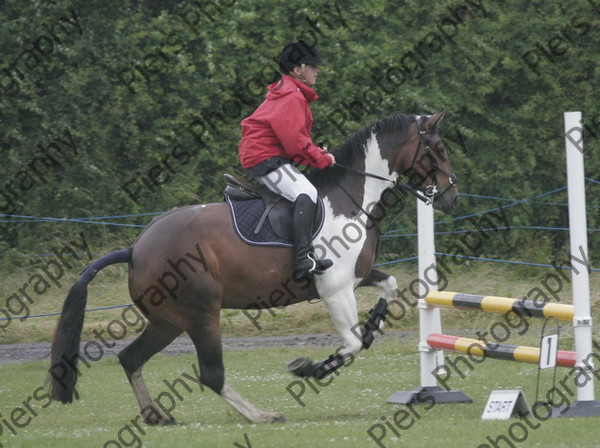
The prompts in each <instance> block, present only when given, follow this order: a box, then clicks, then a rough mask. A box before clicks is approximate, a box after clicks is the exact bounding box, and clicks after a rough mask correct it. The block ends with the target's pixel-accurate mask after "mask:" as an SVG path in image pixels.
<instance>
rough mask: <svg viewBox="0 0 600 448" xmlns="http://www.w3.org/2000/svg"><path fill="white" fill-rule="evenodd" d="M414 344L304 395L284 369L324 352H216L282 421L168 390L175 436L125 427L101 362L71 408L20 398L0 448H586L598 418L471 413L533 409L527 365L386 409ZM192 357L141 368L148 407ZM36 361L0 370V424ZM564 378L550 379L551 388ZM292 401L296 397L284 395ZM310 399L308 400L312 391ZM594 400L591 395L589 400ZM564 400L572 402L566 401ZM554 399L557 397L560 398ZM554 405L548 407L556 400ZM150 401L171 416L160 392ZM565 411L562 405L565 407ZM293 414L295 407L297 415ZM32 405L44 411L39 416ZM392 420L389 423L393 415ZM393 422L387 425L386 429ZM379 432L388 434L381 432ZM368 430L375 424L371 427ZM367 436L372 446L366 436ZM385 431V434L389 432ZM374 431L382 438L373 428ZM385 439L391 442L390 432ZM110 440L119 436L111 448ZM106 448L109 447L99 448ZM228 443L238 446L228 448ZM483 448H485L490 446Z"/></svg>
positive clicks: (38, 377)
mask: <svg viewBox="0 0 600 448" xmlns="http://www.w3.org/2000/svg"><path fill="white" fill-rule="evenodd" d="M414 343H416V341H415V340H411V341H407V343H406V344H401V345H400V346H399V345H398V344H392V343H389V342H385V343H381V344H378V345H375V346H374V347H372V349H370V350H369V351H368V352H364V353H363V354H362V355H361V356H360V357H359V358H358V359H356V360H355V361H354V363H353V364H352V365H351V366H348V367H347V368H346V369H344V370H343V371H342V372H341V374H340V375H339V376H337V377H335V376H334V379H333V380H332V381H331V383H330V384H327V385H321V386H319V385H317V384H315V383H313V385H314V387H315V389H316V391H315V390H313V389H312V388H311V387H310V385H308V384H306V383H304V392H302V385H301V384H300V382H297V383H292V382H293V381H295V380H294V378H292V377H291V376H290V375H289V374H287V373H286V372H285V370H284V365H285V363H286V362H287V361H289V360H290V359H292V358H293V357H295V356H299V355H309V356H311V357H313V358H314V359H321V358H324V357H325V356H327V355H328V354H329V353H330V350H309V349H298V348H296V349H291V348H285V349H280V348H277V349H258V350H254V351H234V352H227V353H226V355H225V358H226V359H225V363H226V366H227V371H228V378H229V380H230V382H231V383H232V384H233V385H234V386H235V387H236V388H237V389H238V391H239V392H240V393H242V394H243V395H245V396H246V397H247V398H248V399H250V400H251V401H253V402H254V403H255V404H257V405H258V406H260V407H262V408H264V409H267V410H276V411H280V412H283V413H284V415H285V416H286V417H287V419H288V423H285V424H265V425H253V424H249V423H247V422H246V421H245V420H244V419H243V418H242V417H240V416H239V415H238V414H237V413H236V412H235V411H233V410H232V409H231V408H230V407H229V406H228V405H227V404H226V403H225V402H224V401H222V400H221V399H220V398H219V397H217V396H216V395H215V394H214V393H212V392H211V391H208V390H205V391H201V390H200V388H199V387H198V385H195V384H193V383H192V382H191V381H186V384H188V385H189V389H188V388H186V387H185V386H183V385H181V384H180V385H179V386H177V390H178V392H179V395H180V396H179V397H177V396H175V395H173V393H171V397H172V399H173V402H175V406H174V409H173V411H172V414H173V415H174V416H175V418H176V419H177V420H178V421H179V422H180V425H178V426H169V427H149V426H146V425H144V424H142V423H137V422H136V423H137V427H136V425H135V424H133V423H131V421H132V420H134V421H135V419H136V416H137V414H138V412H139V409H138V407H137V404H136V402H135V398H134V396H133V393H132V391H131V389H130V387H129V385H128V383H127V381H126V379H125V376H124V374H123V372H122V370H121V368H120V366H119V365H118V364H117V362H116V360H115V359H114V358H113V359H106V360H101V361H99V362H98V363H96V364H94V365H92V367H91V368H90V369H89V370H86V371H85V372H84V374H83V376H82V377H81V379H80V384H79V391H80V393H81V399H80V400H79V401H78V402H75V403H74V404H72V405H62V404H60V403H51V404H48V401H49V400H48V399H47V398H43V394H42V393H37V394H36V396H37V397H38V398H40V399H39V400H38V399H36V398H33V399H30V400H29V405H30V407H31V408H32V409H33V410H34V411H35V413H36V415H37V416H35V417H33V416H32V414H31V412H29V411H26V415H24V416H23V417H21V419H20V422H21V424H24V423H28V424H27V425H26V426H25V427H24V428H19V429H17V428H15V430H16V431H18V435H17V436H13V435H11V433H10V430H9V429H8V428H7V427H6V422H5V421H4V420H0V424H2V428H3V433H2V435H1V436H0V443H1V444H3V446H5V447H36V448H37V447H78V448H83V447H101V446H107V447H117V446H128V447H129V446H135V447H139V446H144V447H165V446H177V447H197V446H200V447H232V446H241V447H250V446H252V447H255V448H256V447H282V448H283V447H321V446H342V447H378V446H385V447H393V446H410V447H423V448H425V447H436V448H438V447H440V446H441V447H478V446H480V445H482V444H484V445H483V446H486V445H485V444H488V445H489V441H488V440H487V439H486V438H487V437H488V436H489V437H491V438H492V440H498V442H497V443H498V444H499V446H502V447H505V446H511V445H508V442H506V441H504V442H503V441H501V440H500V439H498V437H499V436H501V435H503V436H505V437H508V440H520V441H522V443H516V442H515V446H527V447H534V446H540V447H548V448H549V447H569V448H575V447H597V446H599V445H600V443H599V441H598V435H597V434H598V433H597V432H596V428H597V425H598V419H594V418H579V419H551V420H544V421H538V420H537V419H535V418H533V417H532V418H531V419H530V420H529V422H523V421H520V420H517V419H512V420H507V421H494V422H490V421H482V420H480V416H481V413H482V411H483V408H484V405H485V403H486V400H487V397H488V395H489V393H490V391H491V390H493V389H498V388H503V389H506V388H522V390H523V391H524V393H525V395H526V397H527V399H528V401H529V402H530V404H532V403H533V401H534V399H535V380H536V372H537V367H536V366H532V365H527V364H518V363H513V362H501V361H496V360H491V359H487V360H485V361H483V362H481V363H479V364H476V365H474V368H473V370H469V369H468V368H466V367H465V370H464V372H463V373H464V374H465V378H464V379H461V378H460V377H459V375H458V374H456V375H455V376H454V380H452V381H451V386H452V388H456V389H460V390H463V391H464V392H466V393H468V394H469V395H470V396H471V397H472V398H473V400H474V403H473V404H433V403H426V404H423V405H417V406H415V407H414V408H413V409H412V410H411V409H410V408H409V407H406V406H401V405H393V404H388V403H386V399H387V398H388V396H389V395H391V394H392V393H393V392H395V391H397V390H411V389H413V388H414V387H415V386H416V385H417V384H418V356H417V354H416V353H415V351H414ZM195 363H196V360H195V358H194V357H193V356H188V355H184V356H177V357H167V356H164V355H158V356H157V357H156V358H155V359H153V360H152V361H150V362H149V364H148V365H147V366H146V368H145V373H146V379H147V382H148V384H149V387H150V391H151V394H152V396H153V397H157V396H159V395H160V394H161V393H163V392H167V393H169V389H167V386H166V385H165V383H164V380H167V381H168V382H171V383H172V382H173V381H174V380H175V379H177V378H182V374H183V373H188V374H189V375H192V374H193V367H192V364H195ZM47 368H48V366H47V365H46V363H42V362H34V363H27V364H13V365H4V366H1V367H0V377H1V378H2V386H1V389H2V390H1V391H0V394H1V396H2V405H1V408H0V410H1V413H2V415H3V417H4V418H6V417H7V416H8V415H9V414H10V413H11V412H12V410H13V409H14V408H16V407H19V406H20V407H21V408H23V409H26V407H25V405H23V401H27V399H28V397H29V396H32V394H33V393H34V392H35V389H37V388H38V387H40V386H41V384H42V383H43V381H44V379H45V376H46V374H47ZM567 370H568V369H561V370H559V372H558V373H559V375H558V376H559V378H561V377H562V376H561V374H562V375H564V374H565V373H566V371H567ZM542 380H543V387H542V390H547V389H548V388H550V386H551V383H550V376H548V375H546V376H545V377H543V378H542ZM289 390H291V391H292V393H293V394H294V395H295V396H296V397H294V396H292V394H291V393H290V392H289ZM317 392H318V393H317ZM597 393H598V391H597ZM563 396H564V397H565V398H566V399H568V400H569V401H572V400H574V397H573V396H570V395H569V394H568V392H566V391H563ZM560 400H563V398H560ZM555 401H556V402H558V401H559V398H555ZM161 403H163V404H164V405H165V406H166V407H172V406H170V405H171V400H170V399H168V398H167V397H166V395H164V394H163V397H162V398H161ZM565 403H566V401H565ZM302 405H304V406H302ZM43 406H46V407H45V408H44V407H43ZM395 415H396V420H394V416H395ZM394 422H396V423H394ZM382 423H383V425H385V424H386V423H387V424H389V425H390V426H389V427H388V426H383V425H382ZM374 425H375V426H374ZM370 428H372V429H371V432H372V433H373V435H374V437H375V438H377V439H379V441H380V442H379V443H380V444H377V443H376V442H375V441H374V439H373V438H372V437H371V436H370V435H369V433H368V432H367V431H369V429H370ZM392 428H393V429H392ZM384 429H385V434H384V433H383V430H384ZM394 431H396V432H397V433H398V434H399V437H398V435H396V434H394ZM119 436H120V438H119ZM109 440H114V441H115V442H114V443H113V442H109V443H106V442H108V441H109ZM236 443H237V445H236ZM490 446H493V445H490Z"/></svg>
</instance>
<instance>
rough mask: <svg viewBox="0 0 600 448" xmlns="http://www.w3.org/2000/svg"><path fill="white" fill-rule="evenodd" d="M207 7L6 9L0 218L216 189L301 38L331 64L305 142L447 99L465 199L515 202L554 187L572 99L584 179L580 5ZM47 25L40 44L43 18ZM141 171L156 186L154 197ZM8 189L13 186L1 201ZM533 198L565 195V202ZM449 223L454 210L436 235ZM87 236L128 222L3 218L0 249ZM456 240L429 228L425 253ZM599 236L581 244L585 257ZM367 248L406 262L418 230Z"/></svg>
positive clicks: (552, 240)
mask: <svg viewBox="0 0 600 448" xmlns="http://www.w3.org/2000/svg"><path fill="white" fill-rule="evenodd" d="M598 3H599V6H598V10H599V11H600V2H598ZM200 5H205V11H206V14H204V13H202V12H201V11H200V9H199V6H200ZM212 5H213V6H211V5H207V4H205V3H204V2H202V0H200V1H198V2H192V1H187V2H185V1H184V2H168V1H152V2H138V1H133V0H123V1H119V2H100V1H88V0H86V1H83V0H78V1H72V2H67V1H63V0H56V1H53V2H41V1H36V2H19V1H16V0H10V1H7V2H3V3H2V6H1V7H0V23H1V24H2V26H1V27H0V42H1V45H0V48H1V59H0V60H1V64H0V71H1V74H0V122H1V123H2V132H1V133H0V148H1V153H2V163H1V164H0V190H2V191H3V192H5V193H6V194H7V195H11V197H12V198H13V199H15V196H18V198H17V200H15V204H14V206H9V204H7V202H6V200H5V198H3V197H1V196H0V209H1V208H2V207H4V210H5V212H8V213H12V214H15V215H30V216H38V217H54V218H64V217H67V218H83V217H94V216H96V217H97V216H107V215H120V214H133V213H141V212H155V211H162V210H167V209H169V208H170V207H173V206H180V205H187V204H191V203H195V202H208V201H217V200H220V198H221V192H222V189H223V186H224V182H223V180H222V174H223V173H224V172H233V173H241V170H240V168H239V163H238V158H237V143H238V140H239V137H240V127H239V123H240V121H241V120H242V119H243V118H244V117H245V116H247V115H249V114H250V113H251V112H252V110H253V109H254V108H255V107H256V106H257V105H258V104H260V102H261V101H262V98H263V96H264V91H265V86H266V85H267V84H269V83H270V82H272V81H274V80H275V79H277V77H278V74H277V72H276V70H277V66H276V63H275V61H274V58H275V56H276V55H277V53H278V51H279V50H280V49H281V48H282V46H283V45H284V44H285V43H286V42H289V41H295V40H297V39H301V38H303V39H305V40H307V41H308V42H309V43H315V44H316V46H317V47H318V48H319V49H320V51H321V54H322V55H323V58H324V60H325V61H326V62H327V63H328V66H327V67H325V68H323V69H322V71H321V73H320V75H319V82H318V85H317V91H318V93H319V94H320V95H321V99H320V100H319V101H318V102H316V103H314V105H313V107H312V109H313V113H314V116H315V124H314V128H313V137H314V138H315V140H317V139H318V138H324V139H325V140H326V141H327V142H328V144H329V146H330V147H334V146H336V145H337V144H339V143H341V142H342V141H343V139H344V138H345V137H346V136H347V135H349V134H350V133H352V132H354V131H355V130H358V129H359V128H361V127H364V126H365V125H366V124H367V123H368V122H370V121H372V120H375V119H378V118H381V117H384V116H387V115H392V114H395V113H405V114H413V113H433V112H436V111H438V110H441V109H444V108H445V109H446V110H447V114H446V118H445V120H444V122H443V123H442V127H443V129H442V132H443V133H444V132H446V135H447V136H448V140H447V141H448V146H449V148H450V153H451V158H452V162H453V166H454V169H455V172H456V173H457V175H458V176H459V180H460V190H461V192H463V193H471V194H478V195H487V196H498V197H503V198H515V199H520V198H528V197H532V196H536V195H539V194H541V193H544V192H547V191H550V190H553V189H556V188H559V187H561V186H564V185H565V184H566V174H565V160H564V138H563V121H562V120H563V118H562V113H563V112H564V111H567V110H581V111H582V112H583V116H584V118H585V120H586V124H588V125H589V126H590V129H589V130H590V131H591V132H588V133H587V135H586V141H585V145H586V171H587V175H588V176H590V177H592V178H595V177H597V176H596V172H597V171H598V168H599V167H600V156H599V155H598V151H596V150H595V149H596V148H597V147H598V141H599V139H600V108H599V107H598V104H599V101H598V100H599V95H600V89H599V88H598V87H599V85H598V79H599V76H600V75H599V74H598V73H599V72H598V70H599V69H598V60H599V56H600V55H599V52H600V46H599V36H600V31H599V28H598V25H599V23H600V14H599V12H598V11H596V10H595V9H594V7H593V6H594V3H593V2H591V1H590V2H588V1H583V0H578V1H575V2H523V1H518V0H507V1H505V2H490V1H489V0H483V1H482V2H476V1H473V2H469V3H465V2H463V1H454V2H453V1H449V2H435V1H428V2H421V1H412V0H409V1H404V2H386V1H373V2H369V3H368V4H366V3H364V2H358V1H354V0H352V1H345V2H339V3H336V2H333V1H309V2H302V3H289V2H279V1H274V0H263V1H256V0H253V1H243V2H242V1H238V2H235V0H232V1H228V2H225V1H219V0H215V1H214V2H212ZM214 5H216V7H215V6H214ZM228 5H230V6H228ZM461 5H462V6H465V5H470V6H469V8H470V9H469V10H468V12H467V11H465V10H464V8H463V9H462V10H460V9H457V8H458V7H459V6H461ZM474 5H477V6H474ZM480 6H483V8H484V9H485V11H484V10H482V9H481V8H480ZM217 8H218V9H217ZM456 14H458V15H459V16H460V17H461V18H462V20H463V21H462V23H459V24H458V25H457V27H456V28H453V26H452V25H451V24H450V22H449V20H453V21H454V22H456V20H457V19H456V16H455V15H456ZM61 17H65V18H67V19H69V20H71V21H73V23H75V18H77V22H78V24H79V26H80V27H81V28H80V29H81V33H80V32H79V31H78V30H77V27H76V26H75V25H71V24H68V23H66V22H60V20H61ZM184 18H185V19H186V20H187V23H186V20H184ZM57 22H60V24H59V26H55V27H54V33H55V34H56V38H55V39H53V38H52V37H51V34H50V32H49V28H48V26H53V24H55V23H57ZM61 24H62V25H61ZM61 26H62V27H63V28H64V29H63V28H61ZM65 30H66V31H65ZM444 32H445V33H446V36H444V34H443V33H444ZM452 35H453V36H452ZM44 36H45V38H44ZM556 36H558V37H556ZM59 41H60V42H59ZM36 43H37V45H38V46H39V47H40V48H41V49H42V50H45V51H47V52H48V53H47V55H46V56H44V55H42V54H41V53H39V52H38V53H35V56H34V55H32V54H29V53H24V52H27V51H30V52H32V53H34V52H35V50H34V49H35V45H36ZM51 45H52V46H53V51H52V52H51V53H50V52H49V48H50V46H51ZM539 46H542V48H543V51H542V50H540V47H539ZM536 49H537V53H535V54H533V53H530V54H529V55H528V56H526V57H527V58H529V61H530V64H531V65H532V66H533V68H531V67H529V66H528V65H527V64H526V62H525V60H524V59H523V57H522V56H523V55H524V54H525V53H526V52H529V51H531V50H536ZM552 51H554V55H553V54H552ZM543 52H545V53H546V54H548V55H550V56H551V57H552V58H553V60H554V62H551V61H549V59H548V56H545V55H544V53H543ZM27 57H28V58H29V59H27V60H28V67H27V68H25V66H24V65H23V64H24V63H25V62H24V60H25V59H26V58H27ZM536 57H537V58H538V59H537V60H536V61H539V63H537V65H536V64H534V62H533V61H534V60H535V59H534V58H536ZM15 61H16V62H15ZM144 64H145V68H144ZM136 66H137V67H139V68H136ZM5 69H6V70H5ZM15 69H18V70H20V71H21V73H22V75H24V79H22V80H19V81H18V83H19V91H18V92H16V88H14V87H11V85H12V84H11V82H12V81H11V79H12V78H11V77H10V76H8V72H9V71H10V72H11V73H12V74H13V75H12V76H13V77H15V76H18V75H16V74H15ZM119 73H121V78H122V80H125V81H122V80H120V79H119V77H118V75H119ZM132 76H135V80H134V82H132V83H128V82H127V80H129V79H131V77H132ZM342 120H343V121H342ZM67 130H68V132H69V133H70V134H71V136H72V138H73V141H74V142H75V144H76V150H77V154H74V152H71V153H70V155H68V156H66V157H65V158H64V159H60V160H59V159H57V160H58V161H59V162H60V163H59V165H56V166H52V167H46V169H47V171H48V174H47V175H45V176H44V180H43V181H42V179H41V178H40V177H39V176H36V175H35V172H33V171H32V169H31V168H29V167H28V165H29V164H30V163H33V161H34V158H35V157H37V156H39V155H40V151H41V149H40V147H39V146H38V145H42V146H43V147H47V145H48V144H49V143H51V142H53V141H54V140H55V139H56V138H60V139H62V140H67ZM190 131H192V132H190ZM594 132H595V134H594ZM193 133H195V134H196V136H197V138H194V136H193ZM457 136H461V137H462V138H463V139H464V147H463V145H461V141H460V139H459V138H457ZM57 157H58V156H57ZM39 163H41V162H38V165H35V164H34V165H33V166H37V167H40V166H41V165H39ZM38 169H39V170H41V169H42V168H38ZM24 170H25V171H29V174H28V175H27V174H26V173H24V172H23V171H24ZM26 176H29V177H26ZM142 176H143V177H144V178H145V179H147V182H148V183H150V182H151V180H150V178H154V179H156V183H162V185H154V184H151V185H152V188H150V187H148V186H147V185H146V184H145V183H144V182H143V181H142V180H141V177H142ZM136 179H137V183H136ZM127 184H128V185H129V190H130V192H131V191H133V190H134V189H135V188H137V186H139V191H137V190H136V191H135V192H134V193H132V194H131V195H128V194H127V192H126V191H125V190H124V189H123V188H122V187H121V186H124V185H127ZM11 188H12V190H18V189H19V188H20V190H18V191H15V193H16V194H11V193H10V191H9V190H11ZM597 188H600V186H596V185H592V184H588V191H589V194H588V205H591V206H598V205H599V204H598V201H597V199H596V198H597V197H598V195H596V194H595V193H596V191H597ZM152 190H154V191H152ZM130 196H135V199H136V200H135V201H134V200H133V199H132V198H131V197H130ZM541 200H542V201H549V202H566V194H565V192H561V193H559V194H556V195H552V196H549V197H547V198H543V199H541ZM409 202H410V203H409V206H408V208H407V211H406V212H405V214H404V216H403V217H402V218H401V219H400V220H399V221H398V223H397V224H396V225H395V227H397V228H398V227H406V228H407V229H409V231H410V232H413V231H414V225H415V222H416V217H415V214H414V205H413V203H412V202H413V201H412V199H409ZM500 203H502V204H508V203H509V202H507V201H500ZM463 204H464V206H463V207H461V208H460V209H459V210H458V212H457V215H462V214H467V213H473V212H477V211H482V210H486V209H490V208H494V207H497V206H498V204H499V201H493V200H487V199H475V198H469V197H467V198H464V199H463ZM506 213H507V214H508V216H509V218H510V220H511V224H512V225H513V226H517V225H519V226H532V225H538V226H557V227H567V226H568V219H567V211H566V207H564V206H548V205H547V204H537V203H527V204H524V205H520V206H517V207H511V208H509V209H507V210H506ZM438 218H439V219H444V220H445V219H446V217H442V216H441V215H440V216H439V217H438ZM14 220H16V218H13V221H14ZM149 220H150V218H149V217H144V218H139V219H138V221H137V223H138V224H145V223H147V222H149ZM113 221H114V220H113ZM588 221H589V225H590V227H591V228H596V227H598V226H600V217H599V216H598V209H597V208H590V209H589V210H588ZM121 222H123V221H121ZM127 222H134V221H131V220H129V221H127ZM461 226H464V221H463V222H461V221H459V222H457V223H454V224H449V225H444V226H440V227H439V230H444V231H446V230H452V229H457V228H460V227H461ZM82 229H85V231H86V235H89V236H90V239H95V240H96V242H97V244H106V243H107V242H111V241H119V240H124V239H126V238H131V237H133V236H134V235H135V234H136V232H137V231H138V230H139V229H135V228H123V227H111V226H105V227H102V226H93V227H91V225H84V224H76V223H63V224H56V223H35V224H33V223H32V224H21V223H14V222H11V223H0V249H8V248H18V249H19V250H21V251H24V252H29V251H33V250H39V248H40V247H44V243H46V242H47V241H48V240H51V239H61V238H62V239H66V238H69V236H70V235H72V234H75V233H77V232H79V231H81V230H82ZM455 238H456V236H455V235H449V236H445V237H440V239H439V240H438V250H439V251H442V252H443V251H444V248H445V247H448V246H450V245H451V244H452V242H453V241H454V240H455ZM566 239H567V236H566V234H564V232H563V233H560V232H552V233H548V232H546V231H540V232H539V233H532V231H531V230H526V231H521V230H518V229H516V228H515V229H512V230H511V231H510V232H505V233H504V236H501V237H491V238H490V239H489V240H486V241H485V245H484V246H483V248H482V252H483V253H484V254H487V255H501V256H504V257H514V258H518V257H520V256H522V255H524V254H526V255H534V254H536V247H539V246H542V249H541V250H542V252H543V256H544V257H546V258H547V257H548V256H550V255H552V254H554V253H555V252H561V251H562V247H563V245H564V242H565V240H566ZM525 240H526V241H527V244H523V241H525ZM597 243H598V241H597V238H595V237H593V236H592V237H591V239H590V245H591V253H592V256H593V254H594V250H593V249H594V244H597ZM382 252H383V253H386V252H393V253H401V254H405V255H406V256H410V255H411V254H412V253H413V252H414V243H413V239H409V238H395V239H390V240H385V243H384V246H383V247H382ZM549 254H550V255H549ZM546 261H548V260H547V259H546Z"/></svg>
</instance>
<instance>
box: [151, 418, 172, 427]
mask: <svg viewBox="0 0 600 448" xmlns="http://www.w3.org/2000/svg"><path fill="white" fill-rule="evenodd" d="M144 422H146V424H147V425H150V426H173V425H178V424H179V423H177V420H175V419H174V418H161V419H160V420H159V419H156V418H151V417H148V418H145V419H144Z"/></svg>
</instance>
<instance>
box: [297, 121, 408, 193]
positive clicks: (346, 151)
mask: <svg viewBox="0 0 600 448" xmlns="http://www.w3.org/2000/svg"><path fill="white" fill-rule="evenodd" d="M411 122H412V116H410V115H400V114H398V115H392V116H390V117H385V118H382V119H381V120H378V121H375V122H372V123H369V124H368V125H367V126H366V127H364V128H362V129H359V130H358V131H356V132H355V133H354V134H353V135H351V136H350V137H348V138H347V139H346V140H344V142H343V143H342V144H341V145H340V146H338V147H337V148H336V149H335V150H333V151H332V154H333V155H334V156H335V160H336V163H339V164H340V165H342V166H344V167H349V166H352V165H353V162H354V161H356V160H358V159H359V158H361V157H364V154H365V148H366V145H367V141H368V140H369V138H370V137H371V136H372V135H373V133H375V134H379V133H387V132H398V131H403V130H405V129H406V128H408V126H409V125H410V123H411ZM347 172H348V171H347V169H346V168H342V167H341V166H338V165H337V164H336V165H335V166H333V167H330V168H325V169H323V170H313V171H312V172H311V173H310V174H309V175H308V178H309V179H310V181H311V182H312V184H313V185H314V186H315V187H317V189H322V188H328V187H331V186H336V185H339V184H340V182H341V181H342V179H343V178H344V176H345V175H346V174H347Z"/></svg>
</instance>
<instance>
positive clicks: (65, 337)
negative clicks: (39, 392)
mask: <svg viewBox="0 0 600 448" xmlns="http://www.w3.org/2000/svg"><path fill="white" fill-rule="evenodd" d="M130 261H131V248H127V249H122V250H118V251H115V252H111V253H110V254H108V255H105V256H104V257H102V258H100V259H99V260H96V261H95V262H93V263H92V264H91V265H89V266H88V267H87V268H85V270H84V271H83V272H82V273H81V278H80V279H79V280H78V281H77V282H76V283H75V284H74V285H73V286H72V287H71V289H70V290H69V294H68V295H67V300H65V303H64V305H63V309H62V314H61V316H60V319H59V321H58V325H57V326H56V333H55V335H54V341H53V342H52V357H51V366H50V369H49V370H48V371H49V372H50V376H51V379H50V392H51V394H52V398H54V399H55V400H59V401H61V402H63V403H71V402H72V401H73V396H75V398H79V396H78V394H77V391H75V384H77V377H78V375H79V372H78V371H77V359H78V358H79V342H80V339H81V330H82V329H83V320H84V314H85V304H86V302H87V286H88V284H89V283H90V282H91V281H92V279H93V278H94V276H95V275H96V273H97V272H98V271H100V270H101V269H103V268H105V267H106V266H109V265H111V264H116V263H128V262H130Z"/></svg>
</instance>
